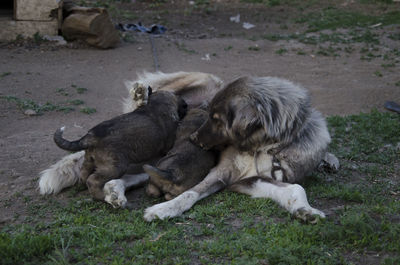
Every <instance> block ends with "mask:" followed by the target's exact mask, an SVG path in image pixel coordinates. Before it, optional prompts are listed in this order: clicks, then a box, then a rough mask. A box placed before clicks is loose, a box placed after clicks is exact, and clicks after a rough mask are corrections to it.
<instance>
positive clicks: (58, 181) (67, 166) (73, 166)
mask: <svg viewBox="0 0 400 265" xmlns="http://www.w3.org/2000/svg"><path fill="white" fill-rule="evenodd" d="M84 157H85V151H80V152H77V153H74V154H70V155H67V156H65V157H63V158H62V159H61V160H60V161H58V162H57V163H56V164H54V165H52V166H51V167H49V168H48V169H46V170H44V171H42V172H40V174H39V175H40V178H39V190H40V194H42V195H45V194H51V193H55V194H56V193H59V192H60V191H61V190H62V189H64V188H67V187H70V186H72V185H74V184H75V183H76V182H77V181H78V179H79V175H80V171H81V167H82V163H83V161H84Z"/></svg>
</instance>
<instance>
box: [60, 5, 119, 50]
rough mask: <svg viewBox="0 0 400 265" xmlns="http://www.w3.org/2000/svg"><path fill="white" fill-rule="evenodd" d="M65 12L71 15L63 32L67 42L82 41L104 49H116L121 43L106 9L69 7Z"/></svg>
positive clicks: (63, 25) (64, 25) (65, 23)
mask: <svg viewBox="0 0 400 265" xmlns="http://www.w3.org/2000/svg"><path fill="white" fill-rule="evenodd" d="M65 11H66V13H67V14H69V15H68V16H67V17H66V18H65V19H64V22H63V24H62V28H61V30H62V34H63V36H64V37H65V38H66V39H67V40H76V39H81V40H84V41H85V42H87V43H88V44H89V45H92V46H96V47H98V48H102V49H107V48H112V47H115V46H116V45H117V44H118V43H119V42H120V38H119V34H118V32H117V30H116V29H115V27H114V25H113V23H112V22H111V19H110V16H109V15H108V12H107V10H106V9H104V8H88V7H79V6H67V10H65Z"/></svg>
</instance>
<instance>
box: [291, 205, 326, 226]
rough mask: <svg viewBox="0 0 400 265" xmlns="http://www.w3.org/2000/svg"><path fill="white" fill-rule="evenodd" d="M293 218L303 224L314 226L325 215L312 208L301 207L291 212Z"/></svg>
mask: <svg viewBox="0 0 400 265" xmlns="http://www.w3.org/2000/svg"><path fill="white" fill-rule="evenodd" d="M293 216H294V217H295V218H297V219H300V220H301V221H303V222H306V223H310V224H316V223H318V220H319V219H321V218H325V214H324V213H323V212H322V211H320V210H317V209H315V208H312V207H309V208H308V207H301V208H299V209H297V210H295V211H294V212H293Z"/></svg>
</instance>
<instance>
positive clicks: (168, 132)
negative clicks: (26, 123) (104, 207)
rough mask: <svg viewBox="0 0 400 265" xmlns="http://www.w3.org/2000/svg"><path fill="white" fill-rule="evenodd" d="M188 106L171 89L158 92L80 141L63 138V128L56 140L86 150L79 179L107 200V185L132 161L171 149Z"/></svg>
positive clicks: (106, 122) (140, 160)
mask: <svg viewBox="0 0 400 265" xmlns="http://www.w3.org/2000/svg"><path fill="white" fill-rule="evenodd" d="M186 108H187V105H186V103H185V102H184V101H183V100H182V99H180V98H178V97H177V96H175V95H174V94H172V93H171V92H166V91H159V92H156V93H154V94H152V95H151V96H150V98H149V102H148V104H147V105H143V106H141V107H139V108H138V109H136V110H135V111H133V112H130V113H127V114H123V115H120V116H117V117H115V118H113V119H111V120H108V121H104V122H102V123H100V124H99V125H97V126H95V127H93V128H92V129H91V130H89V132H88V133H87V134H86V135H85V136H83V137H82V138H81V139H79V140H77V141H73V142H70V141H67V140H65V139H64V138H62V134H63V131H64V128H61V129H59V130H57V131H56V133H55V134H54V141H55V142H56V144H57V145H58V146H59V147H60V148H62V149H65V150H69V151H80V150H85V161H84V162H83V165H82V169H81V173H80V179H81V181H82V182H83V183H86V184H87V186H88V188H89V192H90V194H91V195H92V196H93V197H94V198H95V199H98V200H104V193H103V186H104V184H105V183H106V182H108V181H110V180H112V179H116V178H120V177H121V176H122V175H123V174H124V173H125V172H126V171H127V169H128V167H129V165H130V164H132V163H141V162H147V161H150V160H151V159H154V158H156V157H160V156H163V155H165V153H166V152H168V150H169V149H170V148H171V147H172V146H173V144H174V140H175V134H176V128H177V126H178V123H179V120H180V118H182V117H183V116H184V115H185V113H186Z"/></svg>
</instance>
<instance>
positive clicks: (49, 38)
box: [43, 35, 67, 45]
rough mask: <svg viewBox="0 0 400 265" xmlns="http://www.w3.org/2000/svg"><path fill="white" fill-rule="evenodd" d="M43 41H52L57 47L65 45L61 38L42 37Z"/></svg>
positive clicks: (65, 42)
mask: <svg viewBox="0 0 400 265" xmlns="http://www.w3.org/2000/svg"><path fill="white" fill-rule="evenodd" d="M43 39H45V40H48V41H54V42H56V44H57V45H67V41H66V40H65V39H64V38H63V36H50V35H44V36H43Z"/></svg>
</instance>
